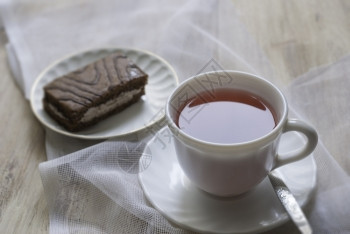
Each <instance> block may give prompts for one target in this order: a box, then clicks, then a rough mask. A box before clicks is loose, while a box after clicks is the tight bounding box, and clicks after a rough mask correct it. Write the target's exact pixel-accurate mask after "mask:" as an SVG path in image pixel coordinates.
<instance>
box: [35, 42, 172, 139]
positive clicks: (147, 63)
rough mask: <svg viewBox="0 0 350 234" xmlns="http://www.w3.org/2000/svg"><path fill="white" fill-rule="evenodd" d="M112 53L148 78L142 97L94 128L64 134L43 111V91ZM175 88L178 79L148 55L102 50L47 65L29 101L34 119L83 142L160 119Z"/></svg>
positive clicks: (137, 128) (159, 60)
mask: <svg viewBox="0 0 350 234" xmlns="http://www.w3.org/2000/svg"><path fill="white" fill-rule="evenodd" d="M114 52H122V53H124V54H125V55H126V56H128V57H129V58H130V59H131V60H132V61H133V62H135V63H136V64H137V65H138V66H139V67H140V68H141V69H142V70H143V71H145V72H146V73H147V74H148V76H149V77H148V84H147V85H146V87H145V92H146V94H145V95H144V96H142V98H141V100H140V101H138V102H137V103H135V104H133V105H132V106H130V107H128V108H127V109H125V110H123V111H122V112H120V113H117V114H115V115H112V116H110V117H109V118H107V119H105V120H102V121H101V122H99V123H98V124H96V125H94V126H91V127H88V128H86V129H85V130H82V131H79V132H69V131H67V130H66V129H64V128H63V127H62V126H61V125H59V124H58V123H57V122H56V121H55V120H53V119H52V118H51V117H50V116H49V115H48V114H47V113H46V112H45V111H44V109H43V103H42V99H43V96H44V91H43V87H44V86H45V84H47V83H49V82H50V81H52V80H54V79H55V78H57V77H59V76H62V75H64V74H66V73H68V72H71V71H73V70H75V69H78V68H80V67H83V66H85V65H87V64H89V63H91V62H93V61H96V60H98V59H100V58H102V57H104V56H106V55H108V54H111V53H114ZM177 84H178V78H177V75H176V73H175V71H174V69H173V68H172V67H171V66H170V65H169V63H167V62H166V61H165V60H164V59H162V58H160V57H159V56H157V55H155V54H153V53H151V52H148V51H143V50H138V49H131V48H102V49H94V50H89V51H85V52H80V53H77V54H73V55H69V56H68V57H66V58H63V59H61V60H58V61H56V62H55V63H53V64H52V65H50V66H49V67H48V68H46V69H45V70H44V71H43V72H42V73H41V74H40V75H39V77H38V78H37V80H36V81H35V83H34V85H33V88H32V92H31V98H30V101H31V107H32V110H33V112H34V114H35V116H36V117H37V118H38V119H39V121H40V122H41V123H42V124H44V125H45V126H46V127H48V128H50V129H52V130H53V131H55V132H58V133H60V134H64V135H67V136H71V137H77V138H83V139H105V138H110V137H115V136H122V135H127V134H131V133H135V132H137V131H140V130H142V129H144V128H146V127H149V126H151V125H152V124H154V123H156V122H157V121H160V120H161V119H162V118H164V113H163V108H164V105H165V103H166V100H167V98H168V96H169V95H170V93H171V92H172V90H173V89H174V88H175V87H176V86H177Z"/></svg>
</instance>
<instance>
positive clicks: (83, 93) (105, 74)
mask: <svg viewBox="0 0 350 234" xmlns="http://www.w3.org/2000/svg"><path fill="white" fill-rule="evenodd" d="M147 77H148V76H147V74H146V73H144V72H143V71H142V70H141V69H140V68H139V67H138V66H137V65H136V64H134V63H133V61H131V60H130V59H128V58H127V57H126V56H125V55H123V54H120V53H115V54H111V55H108V56H106V57H104V58H102V59H100V60H98V61H96V62H93V63H91V64H88V65H86V66H85V67H82V68H80V69H78V70H75V71H73V72H70V73H68V74H66V75H64V76H61V77H59V78H57V79H55V80H54V81H52V82H50V83H49V84H47V85H46V86H45V87H44V91H45V97H44V102H47V103H51V104H52V105H54V106H56V108H57V109H58V110H59V111H60V112H62V113H64V116H66V117H67V118H69V119H70V120H72V121H76V120H78V119H81V118H82V115H83V114H84V113H85V112H86V111H87V110H88V109H90V108H94V107H95V106H97V105H99V104H100V103H105V102H106V101H107V100H109V99H111V98H113V97H114V96H119V94H120V93H122V92H125V91H126V90H128V91H129V90H133V89H135V88H138V87H141V86H145V84H146V83H147Z"/></svg>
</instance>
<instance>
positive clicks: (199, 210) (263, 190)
mask: <svg viewBox="0 0 350 234" xmlns="http://www.w3.org/2000/svg"><path fill="white" fill-rule="evenodd" d="M303 143H304V139H303V138H302V137H301V136H300V135H299V134H297V133H294V132H288V133H286V134H285V135H283V137H282V139H281V143H280V148H279V152H288V151H291V150H293V149H296V148H298V147H300V146H301V145H302V144H303ZM142 157H145V158H147V160H148V161H149V159H150V157H152V158H151V163H150V164H147V166H148V167H147V168H140V174H139V181H140V183H141V186H142V188H143V190H144V193H145V196H146V197H147V199H148V200H149V201H150V203H151V204H152V205H153V206H154V207H155V208H156V209H157V210H158V211H159V212H161V213H162V214H163V215H164V216H165V217H166V218H168V219H169V220H170V221H172V222H174V223H175V224H177V225H179V226H180V227H183V228H186V229H189V230H193V231H198V232H205V233H252V232H261V231H266V230H268V229H271V228H273V227H276V226H278V225H281V224H282V223H284V222H286V221H287V220H288V216H287V214H286V212H285V210H284V208H283V207H282V205H281V204H280V202H279V200H278V199H277V197H276V195H275V193H274V191H273V189H272V186H271V184H270V182H269V180H268V178H266V179H265V180H264V181H263V182H262V183H261V184H259V185H258V186H257V187H256V188H255V189H253V190H251V191H250V192H248V193H246V194H244V195H241V196H239V197H235V198H228V199H220V198H217V197H214V196H212V195H208V194H207V193H204V192H202V191H201V190H199V189H198V188H196V187H194V186H193V185H192V184H191V182H190V181H189V180H188V179H187V177H186V176H185V175H184V173H183V171H182V169H181V168H180V166H179V164H178V162H177V157H176V153H175V149H174V146H173V139H172V137H171V134H170V131H169V129H168V128H167V127H165V128H163V129H161V131H159V132H158V134H157V135H156V136H155V137H154V138H153V139H152V140H151V141H150V142H149V143H148V145H147V147H146V149H145V151H144V155H143V156H142ZM140 162H142V158H141V161H140ZM140 165H141V166H142V163H140ZM276 170H277V171H278V173H279V175H280V177H281V178H282V179H283V180H284V182H285V183H286V185H287V186H288V187H289V189H290V190H291V192H292V193H293V194H294V196H295V198H296V200H297V201H298V203H299V204H300V205H301V206H304V205H305V204H306V203H307V202H308V201H309V199H310V196H311V194H312V191H313V189H314V188H315V186H316V164H315V161H314V158H313V155H309V156H308V157H306V158H305V159H303V160H300V161H298V162H295V163H291V164H288V165H286V166H283V167H281V168H279V169H276ZM208 173H210V172H208Z"/></svg>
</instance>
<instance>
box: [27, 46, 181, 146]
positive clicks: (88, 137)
mask: <svg viewBox="0 0 350 234" xmlns="http://www.w3.org/2000/svg"><path fill="white" fill-rule="evenodd" d="M103 50H106V51H108V52H107V53H113V51H118V50H124V51H134V52H136V53H143V54H147V55H149V56H151V57H154V58H156V59H157V60H159V61H160V62H162V63H163V64H164V65H165V66H166V67H167V69H168V70H169V71H170V73H171V74H172V79H173V80H174V82H175V85H176V86H177V85H178V84H179V79H178V76H177V73H176V72H175V69H174V68H173V67H172V66H171V65H170V64H169V63H168V62H167V61H166V60H165V59H163V58H162V57H160V56H159V55H156V54H155V53H153V52H150V51H148V50H144V49H138V48H134V47H115V46H107V47H97V48H90V49H86V50H81V51H78V52H73V53H70V54H68V55H66V56H64V57H62V58H60V59H57V60H55V61H54V62H52V63H51V64H50V65H48V66H47V67H46V68H45V69H44V70H43V71H42V72H41V73H40V74H39V75H38V77H37V78H36V79H35V81H34V83H33V86H32V88H31V93H30V106H31V109H32V112H33V113H34V115H35V117H36V118H37V119H38V120H39V122H40V123H41V124H43V125H44V126H45V127H47V128H49V129H51V130H52V131H54V132H56V133H59V134H62V135H65V136H69V137H74V138H80V139H85V140H104V139H108V138H112V137H122V136H128V135H131V134H135V133H138V132H140V131H142V130H144V129H145V128H147V127H150V126H152V125H154V124H156V123H158V122H160V121H162V120H163V119H164V117H165V116H164V113H163V114H162V116H160V117H158V119H157V120H155V121H150V122H148V123H147V124H144V126H143V127H141V128H137V129H133V130H131V131H128V132H124V133H118V134H109V135H108V134H107V135H89V134H79V132H76V133H75V132H69V131H67V130H65V129H64V128H62V129H58V128H56V127H55V126H53V125H51V124H50V123H47V121H46V120H45V119H44V118H43V117H42V116H41V115H40V114H39V113H38V110H37V108H36V107H35V104H34V97H35V95H36V90H37V86H38V85H39V82H40V81H41V80H42V79H43V78H44V76H45V75H46V74H47V73H48V72H49V71H50V70H52V69H53V68H54V67H55V66H58V65H59V64H60V63H62V62H64V61H65V60H69V59H72V58H73V57H76V56H82V55H84V54H87V53H89V52H96V53H98V51H103Z"/></svg>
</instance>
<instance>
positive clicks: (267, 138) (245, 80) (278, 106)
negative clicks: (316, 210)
mask: <svg viewBox="0 0 350 234" xmlns="http://www.w3.org/2000/svg"><path fill="white" fill-rule="evenodd" d="M223 87H224V88H232V89H240V90H246V91H249V92H250V93H254V94H255V95H257V96H259V97H261V98H263V99H264V100H266V101H267V102H268V103H269V104H270V105H271V107H272V108H273V109H274V111H275V112H276V113H275V114H276V117H277V120H278V122H277V123H276V126H275V128H274V129H273V130H271V131H270V132H269V133H268V134H266V135H264V136H262V137H259V138H257V139H254V140H251V141H247V142H242V143H232V144H226V143H225V144H221V143H213V142H207V141H203V140H200V139H198V138H195V137H193V136H191V135H189V134H188V133H186V132H184V131H183V130H181V129H180V128H179V127H178V126H177V124H176V121H177V120H176V118H177V116H178V112H179V110H180V108H181V107H182V106H183V102H184V101H186V100H189V99H191V98H193V97H194V96H196V95H198V94H199V93H201V92H203V91H208V90H213V89H219V88H223ZM287 115H288V106H287V101H286V99H285V97H284V96H283V94H282V93H281V91H280V90H279V89H278V88H277V87H276V86H275V85H273V84H272V83H270V82H268V81H266V80H264V79H263V78H260V77H258V76H255V75H252V74H248V73H243V72H237V71H216V72H209V73H204V74H199V75H197V76H194V77H191V78H189V79H188V80H186V81H184V82H182V83H181V84H180V85H179V86H178V87H177V88H176V89H175V90H174V92H173V93H172V94H171V96H170V97H169V99H168V101H167V105H166V118H167V123H168V126H169V128H170V130H171V131H172V133H173V135H174V136H175V149H176V153H177V158H178V161H179V164H180V166H181V167H182V169H183V171H184V173H185V174H186V175H187V177H188V178H189V179H190V181H191V182H192V183H193V184H195V185H196V186H197V187H198V188H200V189H202V190H204V191H206V192H208V193H210V194H213V195H217V196H233V195H239V194H242V193H245V192H247V191H248V190H250V189H251V188H253V187H255V186H256V185H258V184H259V183H260V182H261V181H262V180H263V179H264V178H265V177H266V176H267V175H268V173H269V172H270V171H271V170H273V169H275V168H277V167H280V166H283V165H285V164H287V163H291V162H295V161H297V160H300V159H302V158H304V157H306V156H307V155H309V154H310V153H311V152H312V151H313V150H314V149H315V147H316V145H317V140H318V137H317V133H316V131H315V129H314V128H312V127H311V126H309V125H308V124H306V123H304V122H302V121H300V120H292V119H288V116H287ZM232 118H234V117H232ZM191 121H195V113H193V120H191ZM203 128H205V126H203ZM288 131H297V132H301V133H302V134H304V135H305V136H306V138H307V141H306V143H305V145H304V146H301V148H299V149H296V150H295V151H293V152H290V153H288V154H287V155H280V154H278V152H277V149H278V144H279V141H280V138H281V135H282V134H283V133H284V132H288Z"/></svg>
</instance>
